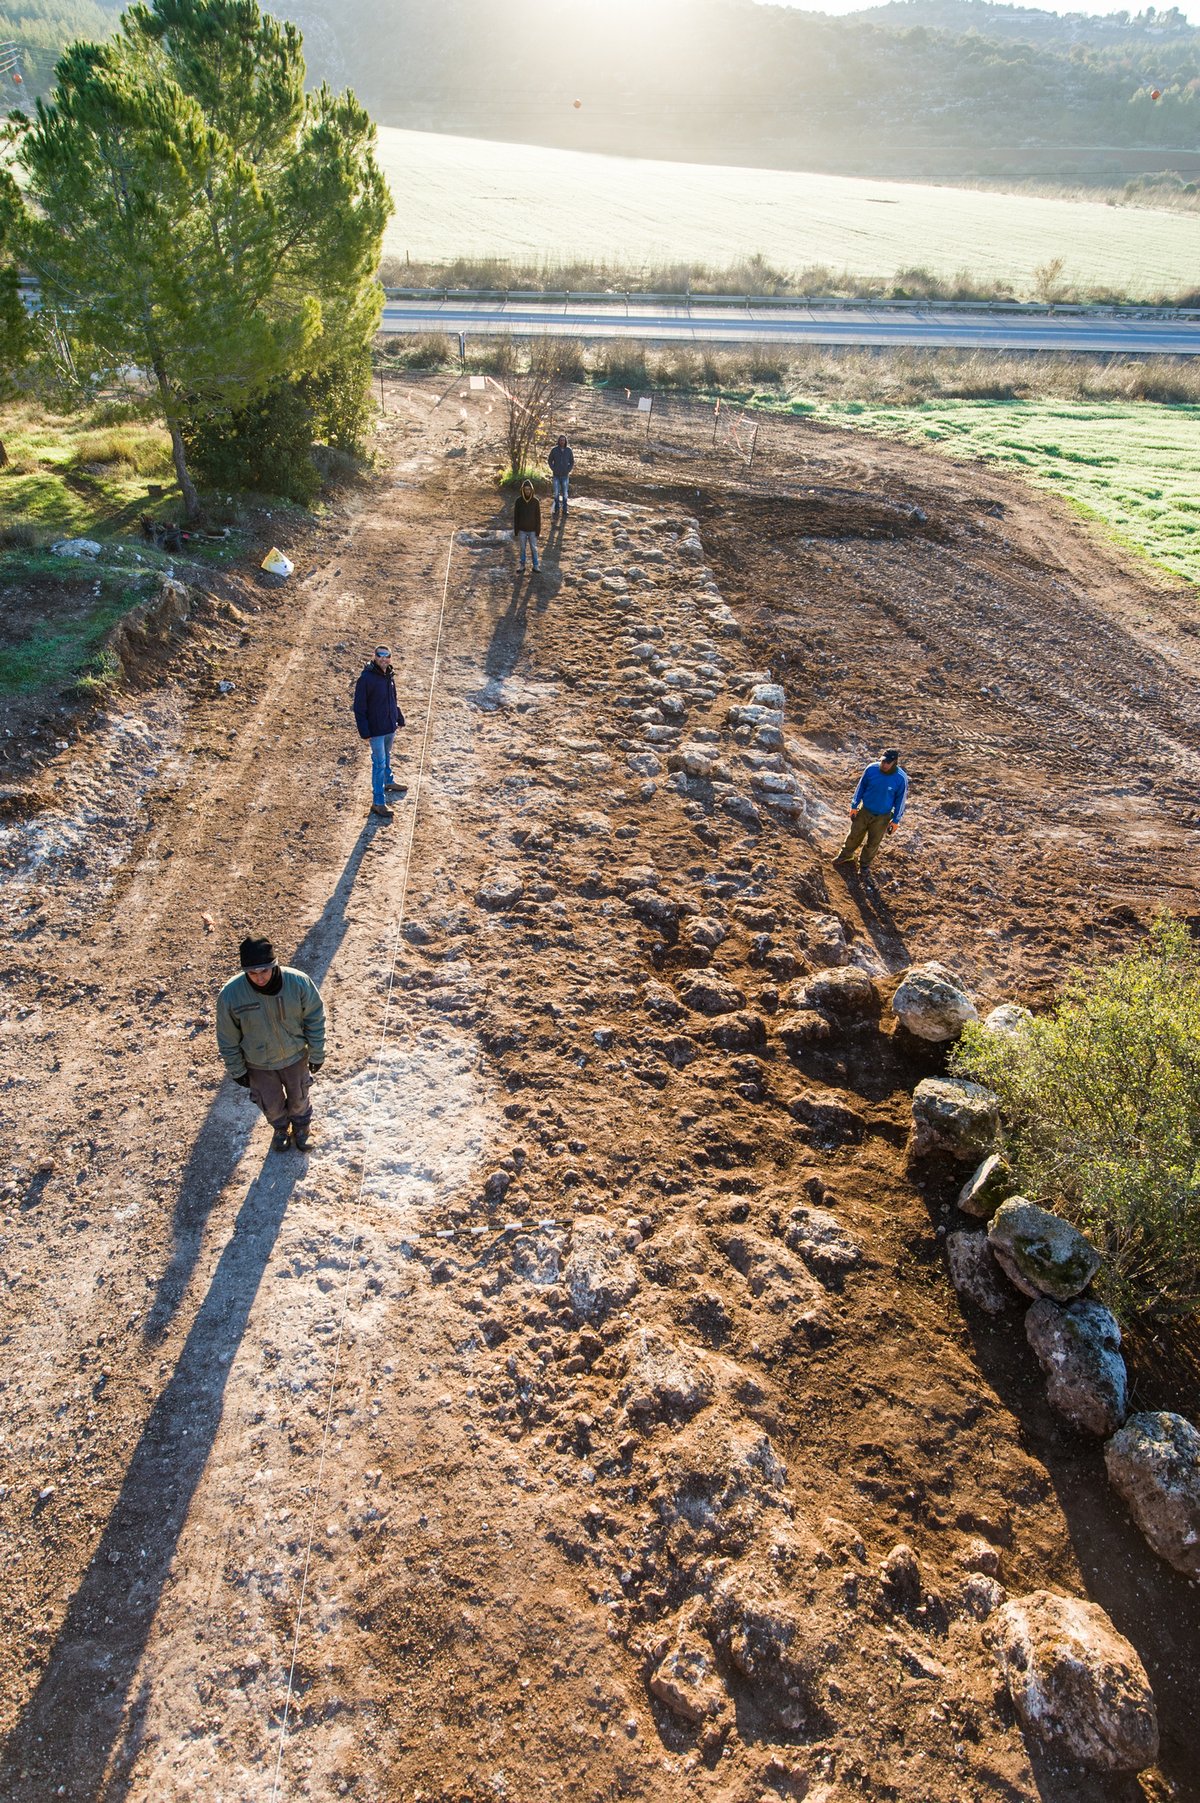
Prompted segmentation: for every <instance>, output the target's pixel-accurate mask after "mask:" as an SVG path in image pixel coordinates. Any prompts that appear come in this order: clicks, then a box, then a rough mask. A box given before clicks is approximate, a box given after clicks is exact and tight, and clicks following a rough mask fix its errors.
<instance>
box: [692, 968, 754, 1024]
mask: <svg viewBox="0 0 1200 1803" xmlns="http://www.w3.org/2000/svg"><path fill="white" fill-rule="evenodd" d="M679 993H680V995H681V996H682V997H683V1000H684V1001H685V1002H686V1003H687V1005H688V1007H689V1008H691V1009H692V1010H693V1011H694V1012H695V1013H697V1014H710V1015H712V1014H733V1013H734V1012H735V1011H736V1010H737V1009H739V1008H744V1007H745V1006H746V998H745V996H744V995H743V994H742V992H741V990H740V989H739V988H738V987H737V985H736V984H735V983H730V982H728V981H727V980H726V978H724V977H712V976H707V975H705V976H701V975H692V976H690V977H689V978H687V979H686V980H685V981H683V982H681V983H680V985H679Z"/></svg>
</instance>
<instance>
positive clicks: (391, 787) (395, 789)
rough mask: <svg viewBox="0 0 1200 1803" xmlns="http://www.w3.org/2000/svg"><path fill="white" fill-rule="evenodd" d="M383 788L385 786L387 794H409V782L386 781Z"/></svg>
mask: <svg viewBox="0 0 1200 1803" xmlns="http://www.w3.org/2000/svg"><path fill="white" fill-rule="evenodd" d="M383 788H384V793H385V794H387V795H407V794H408V784H407V783H384V785H383Z"/></svg>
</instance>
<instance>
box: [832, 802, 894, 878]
mask: <svg viewBox="0 0 1200 1803" xmlns="http://www.w3.org/2000/svg"><path fill="white" fill-rule="evenodd" d="M891 819H892V817H891V815H890V814H872V812H871V810H870V808H859V810H858V813H857V814H856V815H855V816H854V818H853V820H852V821H851V822H850V831H849V832H848V833H847V834H846V840H845V843H844V845H843V846H842V849H841V851H839V853H838V862H839V863H841V862H842V860H843V859H845V860H846V861H849V860H850V859H852V858H853V856H854V854H855V852H856V851H857V850H858V848H859V846H860V845H863V840H864V839H865V840H866V844H865V845H863V852H862V856H861V857H860V858H859V860H858V868H859V869H860V870H867V869H869V867H870V866H871V864H873V863H874V861H875V859H876V858H877V857H878V855H879V847H880V846H881V845H882V844H883V840H884V835H885V834H886V832H887V830H888V827H889V826H890V824H891Z"/></svg>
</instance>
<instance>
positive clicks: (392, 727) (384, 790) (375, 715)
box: [354, 645, 404, 820]
mask: <svg viewBox="0 0 1200 1803" xmlns="http://www.w3.org/2000/svg"><path fill="white" fill-rule="evenodd" d="M354 723H355V725H356V726H357V727H358V736H359V738H360V739H369V740H370V742H371V812H372V814H380V815H382V817H383V819H384V820H391V819H392V817H393V816H392V810H391V808H389V806H388V804H387V798H388V793H389V791H394V792H395V793H397V794H400V795H402V794H403V793H404V784H403V783H398V782H397V781H396V778H395V777H394V776H393V774H392V739H393V737H394V735H395V732H396V728H397V727H398V726H403V725H404V715H403V714H402V713H401V712H400V707H399V704H398V703H397V701H396V678H395V676H394V675H393V673H392V654H391V652H390V651H389V649H388V647H387V646H386V645H376V647H375V655H374V657H373V658H372V659H371V661H370V663H369V664H365V665H364V666H363V670H362V674H361V675H360V676H359V679H358V681H357V683H356V684H355V686H354Z"/></svg>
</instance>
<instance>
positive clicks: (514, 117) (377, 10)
mask: <svg viewBox="0 0 1200 1803" xmlns="http://www.w3.org/2000/svg"><path fill="white" fill-rule="evenodd" d="M278 10H279V12H280V14H283V13H284V12H286V14H287V16H288V17H289V18H291V19H292V20H294V21H295V23H296V24H297V25H298V26H299V27H300V28H301V30H302V31H303V34H304V39H305V48H306V55H307V61H308V68H309V77H310V79H313V78H316V79H317V80H321V79H326V80H329V81H331V82H333V83H334V84H335V85H337V86H342V85H345V84H351V85H353V87H354V88H355V91H356V92H357V93H359V94H360V95H361V96H362V97H363V100H364V103H365V104H366V105H367V106H368V107H369V108H370V109H371V111H372V112H373V114H374V116H375V117H376V118H377V119H378V120H379V121H380V123H382V124H387V125H394V126H408V127H412V128H416V129H420V130H427V131H439V132H460V133H464V134H467V135H471V136H482V137H495V138H503V139H511V140H517V141H525V142H535V143H546V144H553V145H561V146H565V147H568V148H580V149H589V150H603V151H611V152H620V153H624V154H627V155H629V154H633V155H642V156H667V157H683V158H687V159H689V160H692V159H694V160H698V161H718V162H744V163H749V164H760V163H761V164H770V165H774V166H779V167H789V166H790V167H799V168H803V167H810V168H823V169H830V170H843V171H847V172H862V173H870V174H877V173H882V172H884V171H886V172H888V173H904V174H909V175H914V176H921V175H931V176H935V177H943V178H944V177H950V178H964V177H965V178H968V179H970V178H972V177H976V176H978V177H996V176H1022V175H1036V176H1040V177H1042V178H1047V177H1049V178H1054V179H1063V180H1072V181H1074V180H1078V179H1080V178H1091V179H1097V180H1106V181H1109V182H1111V181H1114V180H1121V181H1124V180H1128V179H1130V178H1132V177H1137V176H1139V175H1144V174H1147V173H1151V172H1158V171H1161V170H1174V171H1177V172H1178V173H1179V174H1180V175H1182V176H1183V177H1185V178H1192V177H1194V176H1195V175H1197V174H1200V129H1198V128H1200V31H1197V30H1196V29H1195V28H1193V27H1191V26H1190V25H1189V24H1188V23H1187V20H1186V19H1185V18H1184V17H1183V15H1182V14H1181V13H1179V12H1178V11H1177V10H1175V9H1171V10H1168V11H1164V12H1155V11H1154V9H1152V8H1151V9H1148V10H1147V11H1145V12H1143V13H1137V14H1133V15H1131V14H1129V13H1118V14H1115V15H1112V16H1110V17H1101V18H1093V17H1090V16H1088V15H1085V14H1071V15H1066V16H1061V17H1060V16H1059V15H1057V14H1053V13H1047V12H1043V11H1040V10H1038V9H1036V8H1032V7H1020V6H1008V5H994V4H990V3H989V0H890V3H889V4H886V5H883V6H879V7H876V8H874V9H872V10H871V11H870V12H865V13H857V14H853V15H851V16H850V17H848V18H840V19H834V18H831V17H828V16H825V15H822V14H819V13H808V12H798V11H794V10H792V9H790V8H786V7H781V6H774V5H759V4H755V3H754V0H577V3H576V4H574V5H573V6H572V7H571V8H570V9H569V10H568V11H567V12H565V13H564V14H563V16H562V18H561V20H560V21H558V22H557V24H556V28H555V29H554V30H547V29H546V24H545V20H544V19H543V18H542V16H541V15H539V14H537V13H536V12H522V11H520V10H517V11H513V10H512V9H510V8H508V7H507V6H505V5H502V4H501V3H500V0H444V4H443V5H441V6H439V7H436V8H429V7H425V6H417V5H415V4H413V3H412V0H401V3H400V4H388V5H384V4H383V0H293V4H291V5H288V6H286V7H285V6H280V7H279V9H278ZM115 18H116V10H115V8H114V7H113V6H112V5H111V4H110V3H109V0H3V4H0V41H3V40H5V39H6V38H7V39H11V40H13V41H15V42H17V43H18V44H19V45H21V46H24V47H25V68H26V75H25V83H26V85H25V87H24V90H23V91H24V93H25V94H26V95H36V94H37V93H39V92H43V91H46V90H47V89H48V87H49V83H50V79H51V69H52V63H53V55H54V46H55V45H56V44H57V45H59V46H63V45H65V44H66V43H67V42H68V41H69V40H70V39H71V38H73V37H77V36H83V37H87V38H90V39H93V40H94V39H96V38H99V37H102V36H104V35H106V33H107V31H108V30H109V29H111V27H112V25H113V24H114V23H115ZM1156 91H1157V93H1158V95H1159V98H1158V99H1157V100H1156V99H1154V98H1153V96H1154V93H1155V92H1156ZM21 93H22V90H20V89H10V90H9V91H8V92H7V93H6V95H5V103H6V104H8V105H10V106H11V105H12V104H14V103H15V102H16V100H17V99H18V98H19V97H20V95H21ZM576 101H578V102H580V104H579V105H578V106H576V105H575V102H576Z"/></svg>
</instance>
